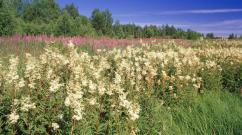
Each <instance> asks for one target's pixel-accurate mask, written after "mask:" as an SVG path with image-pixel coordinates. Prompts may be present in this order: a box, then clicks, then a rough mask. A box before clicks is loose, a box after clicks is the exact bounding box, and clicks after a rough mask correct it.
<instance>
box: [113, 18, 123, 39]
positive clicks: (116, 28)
mask: <svg viewBox="0 0 242 135" xmlns="http://www.w3.org/2000/svg"><path fill="white" fill-rule="evenodd" d="M113 31H114V33H115V36H116V37H117V38H124V37H125V34H124V31H123V27H122V25H121V24H120V23H119V21H116V22H115V24H114V25H113Z"/></svg>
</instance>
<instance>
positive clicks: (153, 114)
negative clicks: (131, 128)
mask: <svg viewBox="0 0 242 135" xmlns="http://www.w3.org/2000/svg"><path fill="white" fill-rule="evenodd" d="M241 105H242V100H241V98H240V97H239V96H238V95H236V94H231V93H228V92H224V91H222V92H214V91H208V92H205V93H204V94H203V95H200V96H198V97H196V98H194V99H193V100H189V101H187V102H182V103H179V104H174V105H173V106H170V107H168V106H162V105H161V104H160V102H159V101H157V100H156V99H150V100H149V101H148V102H146V106H148V108H147V110H142V112H141V117H140V119H139V120H138V122H137V123H138V128H139V134H140V135H141V134H152V135H153V134H154V135H155V134H157V135H158V134H160V135H177V134H182V135H241V134H242V115H241V114H242V106H241Z"/></svg>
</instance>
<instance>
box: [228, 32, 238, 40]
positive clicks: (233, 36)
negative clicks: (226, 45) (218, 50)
mask: <svg viewBox="0 0 242 135" xmlns="http://www.w3.org/2000/svg"><path fill="white" fill-rule="evenodd" d="M228 39H237V35H235V34H234V33H232V34H230V35H229V37H228Z"/></svg>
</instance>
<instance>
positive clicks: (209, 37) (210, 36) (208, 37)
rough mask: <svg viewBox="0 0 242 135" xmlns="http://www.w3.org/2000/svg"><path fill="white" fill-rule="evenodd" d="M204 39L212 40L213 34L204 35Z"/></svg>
mask: <svg viewBox="0 0 242 135" xmlns="http://www.w3.org/2000/svg"><path fill="white" fill-rule="evenodd" d="M206 38H207V39H214V34H213V33H208V34H207V35H206Z"/></svg>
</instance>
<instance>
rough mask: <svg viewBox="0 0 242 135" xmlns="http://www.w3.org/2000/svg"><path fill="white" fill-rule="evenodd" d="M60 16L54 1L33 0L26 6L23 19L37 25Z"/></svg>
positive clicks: (58, 8)
mask: <svg viewBox="0 0 242 135" xmlns="http://www.w3.org/2000/svg"><path fill="white" fill-rule="evenodd" d="M60 14H61V10H60V7H59V5H58V4H57V3H56V2H55V0H34V1H32V2H30V3H29V4H27V5H26V7H25V9H24V12H23V18H24V20H25V21H28V22H34V23H38V24H39V23H46V22H47V23H48V22H50V21H51V20H54V19H57V18H58V17H59V16H60Z"/></svg>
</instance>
